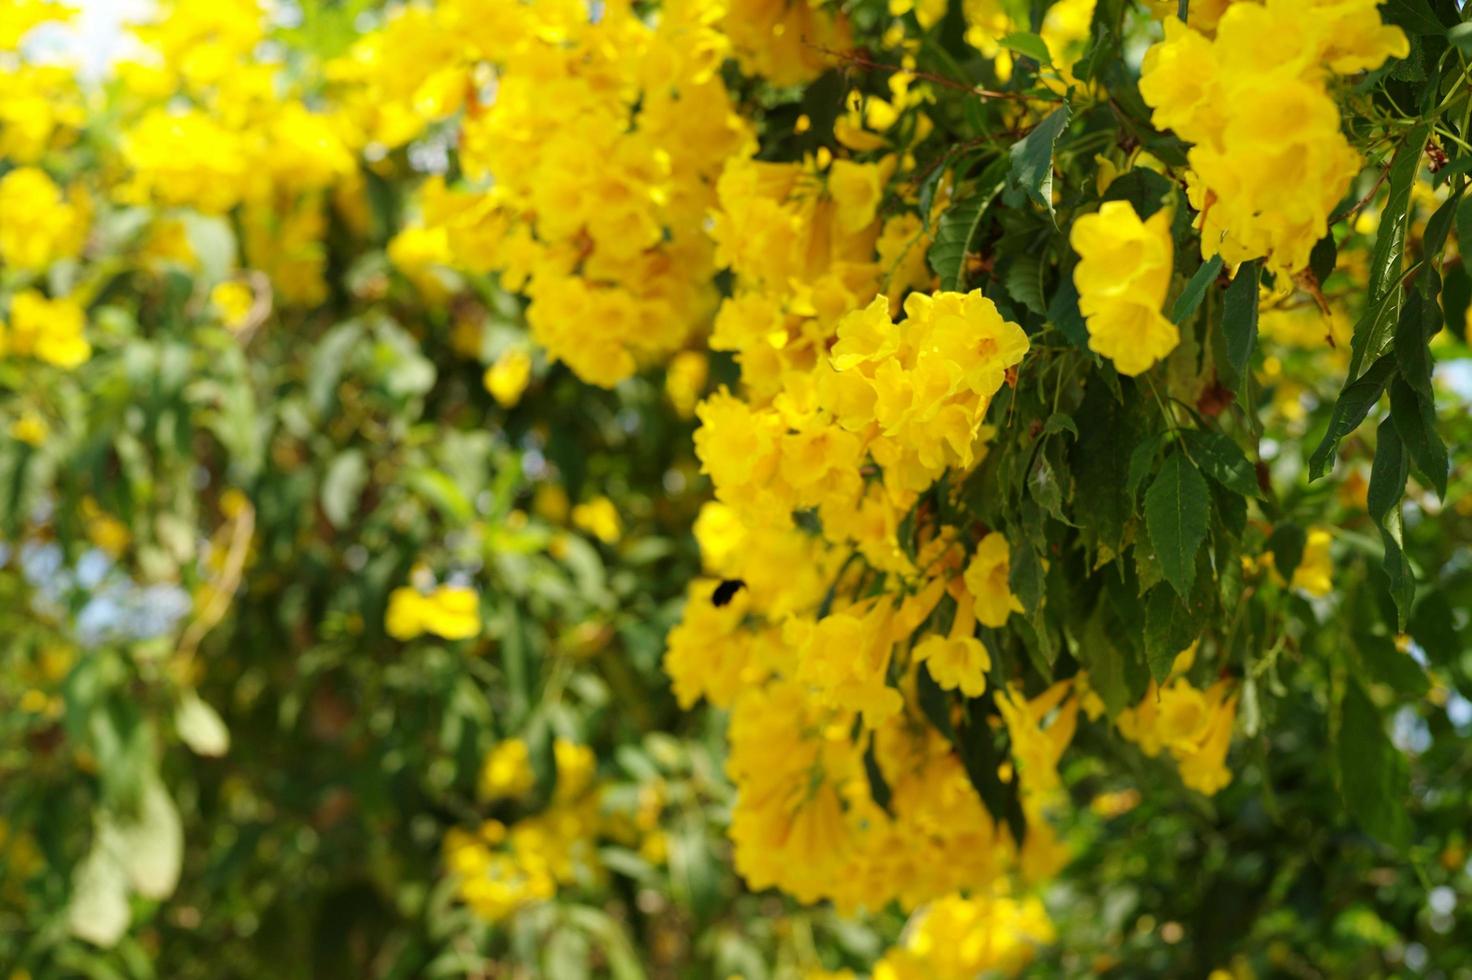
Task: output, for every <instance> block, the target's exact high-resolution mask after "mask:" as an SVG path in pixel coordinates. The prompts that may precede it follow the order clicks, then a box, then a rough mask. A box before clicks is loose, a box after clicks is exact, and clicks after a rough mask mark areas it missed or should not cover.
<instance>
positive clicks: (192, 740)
mask: <svg viewBox="0 0 1472 980" xmlns="http://www.w3.org/2000/svg"><path fill="white" fill-rule="evenodd" d="M174 727H175V728H176V729H178V732H179V738H180V740H181V741H182V742H183V743H184V744H185V745H187V746H189V748H190V751H192V752H193V753H194V754H195V755H202V756H206V757H210V758H214V757H217V756H222V755H224V754H225V753H226V752H229V751H230V729H228V728H226V727H225V722H224V721H223V720H222V719H221V718H220V715H219V712H217V711H215V709H214V708H212V707H210V706H209V704H208V703H207V702H205V701H204V700H203V699H201V698H200V696H199V695H198V694H196V693H195V692H193V691H189V692H188V693H186V694H185V695H184V696H183V697H182V698H181V699H180V701H179V707H178V710H176V711H175V712H174Z"/></svg>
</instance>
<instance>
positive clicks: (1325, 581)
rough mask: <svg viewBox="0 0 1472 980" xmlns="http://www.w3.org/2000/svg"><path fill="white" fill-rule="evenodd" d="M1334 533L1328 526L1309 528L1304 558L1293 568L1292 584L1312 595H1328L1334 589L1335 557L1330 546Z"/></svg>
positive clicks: (1304, 547)
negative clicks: (1330, 551) (1330, 552)
mask: <svg viewBox="0 0 1472 980" xmlns="http://www.w3.org/2000/svg"><path fill="white" fill-rule="evenodd" d="M1333 541H1334V535H1333V534H1332V533H1331V532H1330V531H1329V529H1328V528H1326V527H1315V528H1311V529H1309V532H1308V540H1307V541H1306V542H1305V543H1304V546H1303V558H1302V559H1301V560H1300V561H1299V563H1298V567H1297V568H1295V569H1294V570H1293V582H1292V586H1293V588H1295V589H1302V590H1303V591H1305V592H1307V593H1308V594H1309V595H1312V596H1326V595H1328V594H1329V593H1330V592H1332V591H1333V589H1334V579H1333V574H1334V559H1333V556H1331V555H1330V554H1329V546H1330V545H1331V544H1332V543H1333Z"/></svg>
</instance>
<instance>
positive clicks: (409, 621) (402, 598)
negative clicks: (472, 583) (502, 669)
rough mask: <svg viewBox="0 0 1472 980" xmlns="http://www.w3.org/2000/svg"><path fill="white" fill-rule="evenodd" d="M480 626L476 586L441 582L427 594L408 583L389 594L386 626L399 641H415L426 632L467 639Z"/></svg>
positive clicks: (389, 632) (473, 634)
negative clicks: (440, 584)
mask: <svg viewBox="0 0 1472 980" xmlns="http://www.w3.org/2000/svg"><path fill="white" fill-rule="evenodd" d="M480 628H481V623H480V596H479V595H477V594H476V592H475V590H474V589H469V588H465V587H463V586H449V585H442V586H440V587H438V588H436V589H435V590H434V591H433V592H431V593H429V594H428V595H425V594H423V593H421V592H420V591H419V590H418V589H415V588H413V587H411V586H405V587H403V588H398V589H394V591H393V592H391V593H390V594H389V598H388V612H387V613H386V615H385V619H384V629H385V630H387V632H388V634H389V635H390V636H392V637H393V638H394V639H396V640H412V639H414V638H415V637H416V636H419V635H421V634H423V633H433V634H434V635H435V636H439V637H442V638H444V639H446V640H465V639H469V638H471V637H473V636H475V635H477V634H478V633H479V632H480Z"/></svg>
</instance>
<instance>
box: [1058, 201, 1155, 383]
mask: <svg viewBox="0 0 1472 980" xmlns="http://www.w3.org/2000/svg"><path fill="white" fill-rule="evenodd" d="M1170 217H1171V216H1170V212H1169V211H1167V210H1165V209H1164V208H1162V209H1161V210H1159V211H1156V212H1155V213H1154V214H1153V215H1151V216H1150V218H1149V220H1147V221H1141V220H1140V216H1139V215H1137V214H1136V213H1135V209H1134V207H1133V206H1132V205H1131V204H1130V203H1129V202H1128V201H1105V202H1104V203H1103V204H1102V205H1100V207H1099V210H1098V212H1097V213H1096V214H1086V215H1084V216H1083V217H1081V218H1079V219H1078V220H1076V221H1075V222H1074V223H1073V231H1072V232H1070V234H1069V243H1070V244H1072V245H1073V248H1074V251H1076V252H1078V255H1079V261H1078V265H1077V266H1075V267H1074V270H1073V281H1074V283H1075V284H1076V285H1077V286H1078V297H1079V298H1078V306H1079V310H1080V311H1081V312H1082V313H1083V315H1084V320H1085V322H1086V323H1087V324H1088V329H1089V349H1090V350H1092V351H1095V352H1097V353H1099V354H1102V355H1104V356H1105V357H1107V358H1109V360H1110V361H1112V362H1113V363H1114V367H1115V370H1117V371H1119V373H1120V374H1124V375H1129V376H1131V377H1133V376H1135V375H1137V374H1141V373H1142V372H1144V371H1148V370H1149V369H1150V367H1151V365H1153V364H1155V362H1157V361H1160V360H1163V359H1164V358H1165V356H1166V355H1167V354H1169V353H1170V352H1171V351H1173V350H1175V347H1176V344H1177V343H1179V342H1180V339H1181V335H1180V331H1179V330H1178V329H1176V325H1175V324H1174V323H1171V322H1170V321H1169V320H1167V319H1166V318H1165V316H1164V315H1163V314H1162V313H1161V307H1162V306H1163V305H1164V303H1165V295H1166V293H1167V292H1168V291H1169V290H1170V274H1171V264H1172V253H1173V252H1174V249H1175V245H1174V243H1173V242H1172V241H1171V236H1170Z"/></svg>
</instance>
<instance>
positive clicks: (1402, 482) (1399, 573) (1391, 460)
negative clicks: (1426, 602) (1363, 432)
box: [1368, 419, 1416, 630]
mask: <svg viewBox="0 0 1472 980" xmlns="http://www.w3.org/2000/svg"><path fill="white" fill-rule="evenodd" d="M1409 472H1410V462H1409V460H1408V459H1407V458H1406V453H1405V449H1404V447H1403V446H1402V444H1401V439H1400V434H1399V433H1398V432H1397V430H1396V426H1395V422H1394V420H1393V419H1386V420H1385V421H1383V422H1381V423H1380V428H1379V430H1378V432H1377V436H1376V442H1375V462H1374V463H1373V464H1371V466H1370V489H1369V494H1368V500H1369V510H1370V519H1371V520H1373V521H1374V522H1375V525H1376V526H1377V527H1378V528H1379V529H1380V543H1381V544H1382V545H1383V546H1384V547H1385V560H1384V563H1383V565H1382V568H1383V569H1384V571H1385V577H1386V580H1387V584H1388V586H1389V588H1390V597H1391V599H1392V600H1393V601H1394V602H1395V613H1396V623H1397V629H1400V630H1404V629H1405V626H1406V619H1407V617H1408V616H1409V614H1410V608H1411V603H1412V602H1413V601H1414V599H1415V597H1416V579H1415V575H1414V573H1413V572H1412V571H1411V563H1410V561H1409V560H1408V559H1407V558H1406V555H1405V550H1404V543H1403V541H1404V539H1403V531H1402V527H1401V512H1400V498H1401V495H1402V494H1403V493H1404V492H1405V486H1406V477H1407V476H1408V475H1409Z"/></svg>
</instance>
